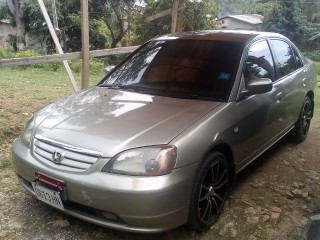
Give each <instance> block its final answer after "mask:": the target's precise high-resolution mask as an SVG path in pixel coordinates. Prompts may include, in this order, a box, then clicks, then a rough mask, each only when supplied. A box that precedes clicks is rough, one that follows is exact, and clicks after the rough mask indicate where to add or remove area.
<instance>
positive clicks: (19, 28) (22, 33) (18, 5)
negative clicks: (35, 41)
mask: <svg viewBox="0 0 320 240" xmlns="http://www.w3.org/2000/svg"><path fill="white" fill-rule="evenodd" d="M7 5H8V7H9V9H10V12H11V13H12V15H13V16H14V18H15V20H16V32H17V33H16V37H17V43H16V49H17V50H21V49H24V48H25V47H26V29H25V23H24V18H25V10H26V9H25V5H24V2H23V0H7Z"/></svg>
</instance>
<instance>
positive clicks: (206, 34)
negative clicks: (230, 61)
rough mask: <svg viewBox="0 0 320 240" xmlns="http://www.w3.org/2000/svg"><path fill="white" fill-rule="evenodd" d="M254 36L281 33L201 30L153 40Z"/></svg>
mask: <svg viewBox="0 0 320 240" xmlns="http://www.w3.org/2000/svg"><path fill="white" fill-rule="evenodd" d="M256 37H281V38H284V37H283V36H282V35H281V34H278V33H272V32H260V31H246V30H202V31H191V32H182V33H174V34H167V35H163V36H160V37H156V38H155V39H154V40H174V39H193V40H222V41H239V42H247V41H250V40H251V39H253V38H256Z"/></svg>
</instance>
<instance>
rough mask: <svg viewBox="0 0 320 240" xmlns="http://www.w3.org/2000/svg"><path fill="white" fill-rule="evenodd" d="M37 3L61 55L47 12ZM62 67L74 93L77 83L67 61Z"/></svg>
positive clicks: (42, 4) (40, 1) (41, 2)
mask: <svg viewBox="0 0 320 240" xmlns="http://www.w3.org/2000/svg"><path fill="white" fill-rule="evenodd" d="M38 3H39V6H40V10H41V12H42V15H43V17H44V19H45V20H46V23H47V26H48V28H49V31H50V34H51V37H52V39H53V42H54V44H55V46H56V49H57V52H58V53H59V54H62V53H63V51H62V48H61V45H60V42H59V39H58V37H57V34H56V31H55V30H54V28H53V25H52V23H51V20H50V17H49V14H48V12H47V9H46V6H45V5H44V3H43V1H42V0H38ZM63 65H64V67H65V69H66V71H67V74H68V76H69V78H70V81H71V84H72V87H73V90H74V91H75V92H77V91H79V89H78V86H77V82H76V80H75V78H74V76H73V74H72V71H71V69H70V66H69V63H68V61H67V60H64V61H63Z"/></svg>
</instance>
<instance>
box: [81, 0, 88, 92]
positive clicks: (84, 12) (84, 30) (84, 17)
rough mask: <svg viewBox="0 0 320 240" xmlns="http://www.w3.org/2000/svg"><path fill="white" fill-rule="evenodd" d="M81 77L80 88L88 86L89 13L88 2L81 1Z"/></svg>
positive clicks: (86, 0)
mask: <svg viewBox="0 0 320 240" xmlns="http://www.w3.org/2000/svg"><path fill="white" fill-rule="evenodd" d="M80 3H81V41H82V75H81V88H82V89H84V88H87V87H88V86H89V12H88V0H81V1H80Z"/></svg>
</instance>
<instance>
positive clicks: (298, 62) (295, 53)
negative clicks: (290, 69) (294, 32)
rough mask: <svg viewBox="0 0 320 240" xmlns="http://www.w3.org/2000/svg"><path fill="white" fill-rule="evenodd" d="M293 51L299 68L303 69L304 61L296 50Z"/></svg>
mask: <svg viewBox="0 0 320 240" xmlns="http://www.w3.org/2000/svg"><path fill="white" fill-rule="evenodd" d="M292 50H293V54H294V58H295V59H296V64H297V68H302V67H303V62H302V59H301V58H300V56H299V54H298V52H297V50H296V49H294V48H292Z"/></svg>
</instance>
